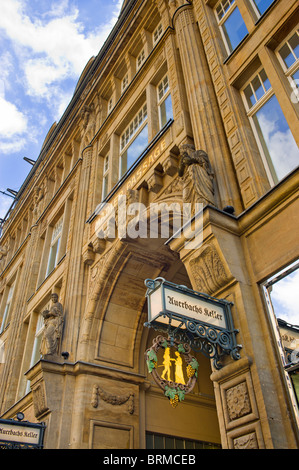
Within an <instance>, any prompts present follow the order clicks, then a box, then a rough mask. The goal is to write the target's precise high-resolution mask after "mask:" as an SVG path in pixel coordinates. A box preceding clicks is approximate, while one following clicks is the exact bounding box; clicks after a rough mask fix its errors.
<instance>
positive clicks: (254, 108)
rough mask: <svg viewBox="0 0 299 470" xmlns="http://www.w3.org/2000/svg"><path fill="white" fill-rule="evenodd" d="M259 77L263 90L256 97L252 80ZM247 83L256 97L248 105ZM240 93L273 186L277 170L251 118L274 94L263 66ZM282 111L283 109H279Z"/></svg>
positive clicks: (275, 182) (277, 180) (276, 181)
mask: <svg viewBox="0 0 299 470" xmlns="http://www.w3.org/2000/svg"><path fill="white" fill-rule="evenodd" d="M262 72H264V73H265V75H266V78H267V80H268V81H269V84H270V88H269V89H268V90H266V88H265V86H264V82H263V79H262V78H261V73H262ZM257 76H258V77H259V80H260V83H261V84H262V88H263V90H264V94H263V96H261V98H259V99H257V96H256V94H255V92H254V88H253V85H252V83H253V81H254V80H255V78H256V77H257ZM248 85H250V86H251V90H252V92H253V93H254V96H255V99H256V103H254V104H253V105H252V106H249V105H248V101H247V98H246V95H245V89H246V88H247V87H248ZM241 95H242V98H243V101H244V105H245V109H246V111H247V116H248V119H249V121H250V124H251V127H252V130H253V133H254V136H255V140H256V142H257V145H258V148H259V151H260V155H261V158H262V161H263V163H264V167H265V170H266V173H267V176H268V178H269V182H270V185H271V186H274V185H275V184H277V183H278V182H279V181H280V179H279V177H278V176H277V174H276V173H277V171H276V168H275V166H274V163H273V161H272V157H271V155H270V153H269V158H267V155H266V154H265V152H264V149H263V146H262V143H261V140H260V136H259V134H258V131H257V129H256V126H255V123H254V120H253V116H254V115H255V114H256V113H257V112H258V111H259V110H260V109H261V108H262V107H263V106H264V105H265V104H266V103H267V102H268V101H269V100H270V99H271V98H272V97H273V96H276V95H275V93H274V90H273V88H272V85H271V83H270V80H269V78H268V76H267V74H266V71H265V69H264V67H263V66H261V67H260V68H259V69H258V70H257V72H256V73H255V74H254V75H252V76H251V78H250V80H248V81H247V82H246V83H245V85H244V87H243V88H242V90H241ZM281 111H282V113H283V110H282V109H281ZM269 159H270V161H269ZM271 167H272V169H273V171H271Z"/></svg>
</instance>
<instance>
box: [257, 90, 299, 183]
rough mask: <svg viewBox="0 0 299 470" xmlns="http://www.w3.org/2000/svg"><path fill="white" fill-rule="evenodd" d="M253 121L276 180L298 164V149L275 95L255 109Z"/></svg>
mask: <svg viewBox="0 0 299 470" xmlns="http://www.w3.org/2000/svg"><path fill="white" fill-rule="evenodd" d="M253 121H254V123H255V127H256V130H257V132H258V136H259V140H260V143H261V145H262V147H263V150H264V153H265V156H266V158H267V160H268V164H269V167H270V170H271V171H272V175H273V178H274V181H275V182H277V180H280V179H282V178H283V177H284V176H286V175H287V174H288V173H289V172H290V171H292V170H293V169H294V168H296V167H297V166H298V165H299V150H298V147H297V145H296V142H295V140H294V137H293V135H292V134H291V131H290V129H289V126H288V124H287V121H286V119H285V117H284V115H283V113H282V111H281V108H280V106H279V103H278V101H277V98H276V96H275V95H274V96H272V97H271V98H270V99H269V100H268V101H267V102H266V103H265V104H264V105H263V106H262V108H261V109H260V110H259V111H257V113H256V114H255V115H254V116H253Z"/></svg>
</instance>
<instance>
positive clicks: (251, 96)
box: [244, 85, 256, 108]
mask: <svg viewBox="0 0 299 470" xmlns="http://www.w3.org/2000/svg"><path fill="white" fill-rule="evenodd" d="M244 95H245V98H246V101H247V104H248V106H249V108H251V107H252V106H253V105H254V104H255V103H256V99H255V96H254V94H253V91H252V88H251V85H248V86H247V87H246V88H245V90H244Z"/></svg>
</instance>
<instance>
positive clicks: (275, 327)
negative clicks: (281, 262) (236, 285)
mask: <svg viewBox="0 0 299 470" xmlns="http://www.w3.org/2000/svg"><path fill="white" fill-rule="evenodd" d="M298 266H299V261H298V260H297V261H296V262H294V263H293V264H292V265H291V266H288V267H286V268H285V269H283V270H282V271H280V272H279V273H277V274H276V275H275V276H272V277H271V278H269V279H268V280H267V281H266V282H265V283H263V284H262V286H261V287H262V290H263V295H264V299H265V303H266V305H267V311H268V315H269V319H270V323H271V326H272V332H273V336H274V339H275V342H276V347H277V351H278V354H279V357H280V359H281V363H282V366H283V369H284V377H285V381H286V386H287V390H288V392H289V395H290V399H291V402H292V406H293V411H294V416H295V419H296V422H297V426H298V427H299V409H298V404H297V400H296V396H295V391H294V390H293V386H292V383H291V379H290V377H289V371H288V365H289V364H288V362H287V358H286V354H285V348H284V345H283V341H282V338H281V333H280V328H279V324H278V317H277V316H276V313H275V311H274V307H273V303H272V299H271V290H272V285H273V284H275V283H276V282H278V281H279V280H281V279H283V278H284V277H286V276H287V275H288V274H290V273H292V272H294V271H295V270H297V269H298Z"/></svg>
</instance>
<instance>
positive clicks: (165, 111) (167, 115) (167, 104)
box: [160, 95, 173, 127]
mask: <svg viewBox="0 0 299 470" xmlns="http://www.w3.org/2000/svg"><path fill="white" fill-rule="evenodd" d="M160 117H161V127H163V126H165V124H166V123H167V122H168V121H169V119H172V118H173V113H172V103H171V95H168V96H167V98H166V99H165V100H164V101H163V103H162V104H161V106H160Z"/></svg>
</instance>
